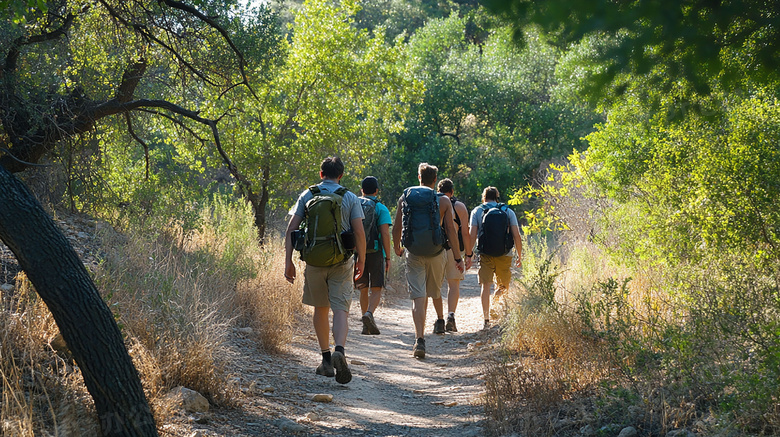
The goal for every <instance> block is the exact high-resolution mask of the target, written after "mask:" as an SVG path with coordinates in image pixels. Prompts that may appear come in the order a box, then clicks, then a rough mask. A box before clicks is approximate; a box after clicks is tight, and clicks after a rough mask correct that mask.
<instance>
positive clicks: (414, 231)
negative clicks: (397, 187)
mask: <svg viewBox="0 0 780 437" xmlns="http://www.w3.org/2000/svg"><path fill="white" fill-rule="evenodd" d="M401 211H402V213H403V215H402V218H403V220H402V223H403V228H402V230H401V241H402V242H403V244H404V247H405V248H406V249H407V250H408V251H409V252H410V253H413V254H415V255H418V256H426V257H430V256H434V255H437V254H439V253H440V252H441V251H442V250H443V247H442V245H443V244H444V237H443V235H442V234H443V233H442V231H441V217H440V216H439V197H438V196H437V195H436V192H435V191H434V190H433V189H431V188H428V187H423V186H419V187H411V188H407V189H406V190H404V194H403V195H402V196H401Z"/></svg>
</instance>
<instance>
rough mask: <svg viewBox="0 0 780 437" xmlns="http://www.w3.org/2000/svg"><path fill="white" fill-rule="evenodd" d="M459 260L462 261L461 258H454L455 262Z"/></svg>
mask: <svg viewBox="0 0 780 437" xmlns="http://www.w3.org/2000/svg"><path fill="white" fill-rule="evenodd" d="M461 261H463V260H462V259H461V258H455V262H456V263H459V262H461Z"/></svg>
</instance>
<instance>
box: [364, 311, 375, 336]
mask: <svg viewBox="0 0 780 437" xmlns="http://www.w3.org/2000/svg"><path fill="white" fill-rule="evenodd" d="M361 334H363V335H379V328H377V327H376V322H375V321H374V315H373V314H371V313H369V312H366V313H365V314H363V332H362V333H361Z"/></svg>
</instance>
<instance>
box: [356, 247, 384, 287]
mask: <svg viewBox="0 0 780 437" xmlns="http://www.w3.org/2000/svg"><path fill="white" fill-rule="evenodd" d="M356 256H357V255H356ZM384 286H385V256H384V254H383V253H382V251H381V250H380V251H378V252H373V253H367V254H366V265H365V267H363V276H361V277H360V279H358V280H357V281H355V288H357V289H361V288H367V287H371V288H374V287H384Z"/></svg>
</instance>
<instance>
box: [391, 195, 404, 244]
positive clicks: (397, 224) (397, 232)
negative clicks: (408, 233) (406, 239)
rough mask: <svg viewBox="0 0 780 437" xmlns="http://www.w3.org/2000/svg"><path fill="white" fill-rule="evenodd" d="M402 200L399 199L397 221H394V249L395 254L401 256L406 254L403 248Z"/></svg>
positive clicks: (396, 210)
mask: <svg viewBox="0 0 780 437" xmlns="http://www.w3.org/2000/svg"><path fill="white" fill-rule="evenodd" d="M401 208H402V207H401V199H398V205H397V207H396V209H395V219H393V249H395V254H396V255H398V256H401V255H403V254H404V250H403V249H402V248H401V220H402V217H401V215H402V213H403V212H402V209H401Z"/></svg>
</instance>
